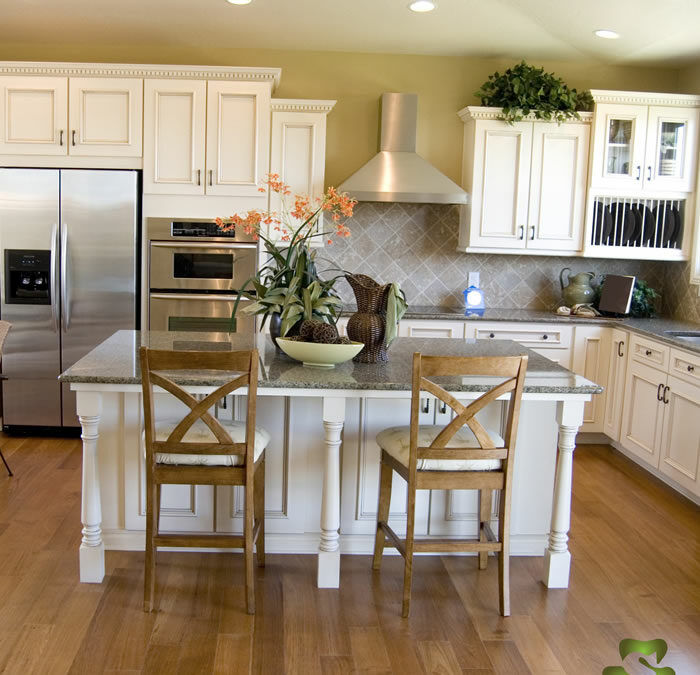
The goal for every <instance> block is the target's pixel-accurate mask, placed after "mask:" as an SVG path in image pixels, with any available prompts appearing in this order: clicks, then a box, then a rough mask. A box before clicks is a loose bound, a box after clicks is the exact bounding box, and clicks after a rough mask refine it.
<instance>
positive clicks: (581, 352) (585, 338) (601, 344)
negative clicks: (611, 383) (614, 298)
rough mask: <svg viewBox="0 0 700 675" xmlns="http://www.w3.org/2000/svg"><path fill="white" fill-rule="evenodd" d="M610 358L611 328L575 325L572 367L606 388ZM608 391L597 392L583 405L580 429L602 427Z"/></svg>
mask: <svg viewBox="0 0 700 675" xmlns="http://www.w3.org/2000/svg"><path fill="white" fill-rule="evenodd" d="M609 359H610V329H609V328H606V327H604V326H576V333H575V338H574V363H573V371H574V372H575V373H576V374H578V375H582V376H583V377H585V378H586V379H588V380H591V381H592V382H595V383H596V384H600V385H602V386H603V387H605V388H606V390H607V377H608V366H609ZM605 396H606V392H605V391H604V392H603V393H602V394H596V395H594V396H593V397H592V398H591V400H590V401H588V402H587V403H586V404H585V405H584V409H583V425H582V427H581V431H588V432H600V431H603V425H604V419H605Z"/></svg>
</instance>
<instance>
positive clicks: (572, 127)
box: [527, 123, 590, 250]
mask: <svg viewBox="0 0 700 675" xmlns="http://www.w3.org/2000/svg"><path fill="white" fill-rule="evenodd" d="M533 127H534V130H533V140H532V175H531V178H530V206H529V221H528V225H529V229H528V235H527V245H528V246H529V247H533V248H542V249H552V250H562V249H571V250H579V249H580V248H581V232H582V228H583V213H584V203H585V196H586V178H587V165H588V137H589V133H590V126H589V125H588V124H574V123H567V124H562V125H557V124H540V123H538V124H534V125H533Z"/></svg>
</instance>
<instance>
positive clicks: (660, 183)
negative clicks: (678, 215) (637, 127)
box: [644, 106, 700, 192]
mask: <svg viewBox="0 0 700 675" xmlns="http://www.w3.org/2000/svg"><path fill="white" fill-rule="evenodd" d="M699 115H700V110H698V109H697V108H672V107H668V108H666V107H660V106H650V107H649V117H648V122H647V141H646V157H645V162H644V181H645V183H646V184H645V188H646V189H648V190H674V191H676V190H677V191H679V192H691V191H692V190H693V186H694V184H695V175H694V173H695V172H694V166H695V162H694V157H695V155H696V149H697V128H698V117H699Z"/></svg>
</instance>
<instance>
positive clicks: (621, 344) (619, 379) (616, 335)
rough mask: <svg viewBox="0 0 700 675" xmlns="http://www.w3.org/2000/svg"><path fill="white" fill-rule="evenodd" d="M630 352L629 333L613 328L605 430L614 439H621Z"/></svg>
mask: <svg viewBox="0 0 700 675" xmlns="http://www.w3.org/2000/svg"><path fill="white" fill-rule="evenodd" d="M628 353H629V334H628V333H627V332H625V331H623V330H619V329H617V328H613V329H612V334H611V338H610V350H609V354H610V357H609V359H608V360H609V364H608V377H607V386H606V390H605V416H604V420H603V432H604V433H605V434H606V435H607V436H609V437H610V438H612V439H613V440H614V441H619V440H620V426H621V424H622V404H623V402H624V400H625V376H626V374H627V354H628Z"/></svg>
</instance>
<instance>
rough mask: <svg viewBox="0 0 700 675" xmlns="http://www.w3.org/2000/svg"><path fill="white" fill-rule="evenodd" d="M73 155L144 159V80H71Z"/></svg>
mask: <svg viewBox="0 0 700 675" xmlns="http://www.w3.org/2000/svg"><path fill="white" fill-rule="evenodd" d="M69 103H70V106H69V110H70V113H69V123H70V124H69V129H70V138H69V141H68V142H69V144H70V145H69V148H70V154H71V155H85V156H93V157H95V156H100V157H140V156H141V154H142V150H141V138H142V116H143V113H142V110H143V80H138V79H132V78H71V79H70V81H69Z"/></svg>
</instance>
